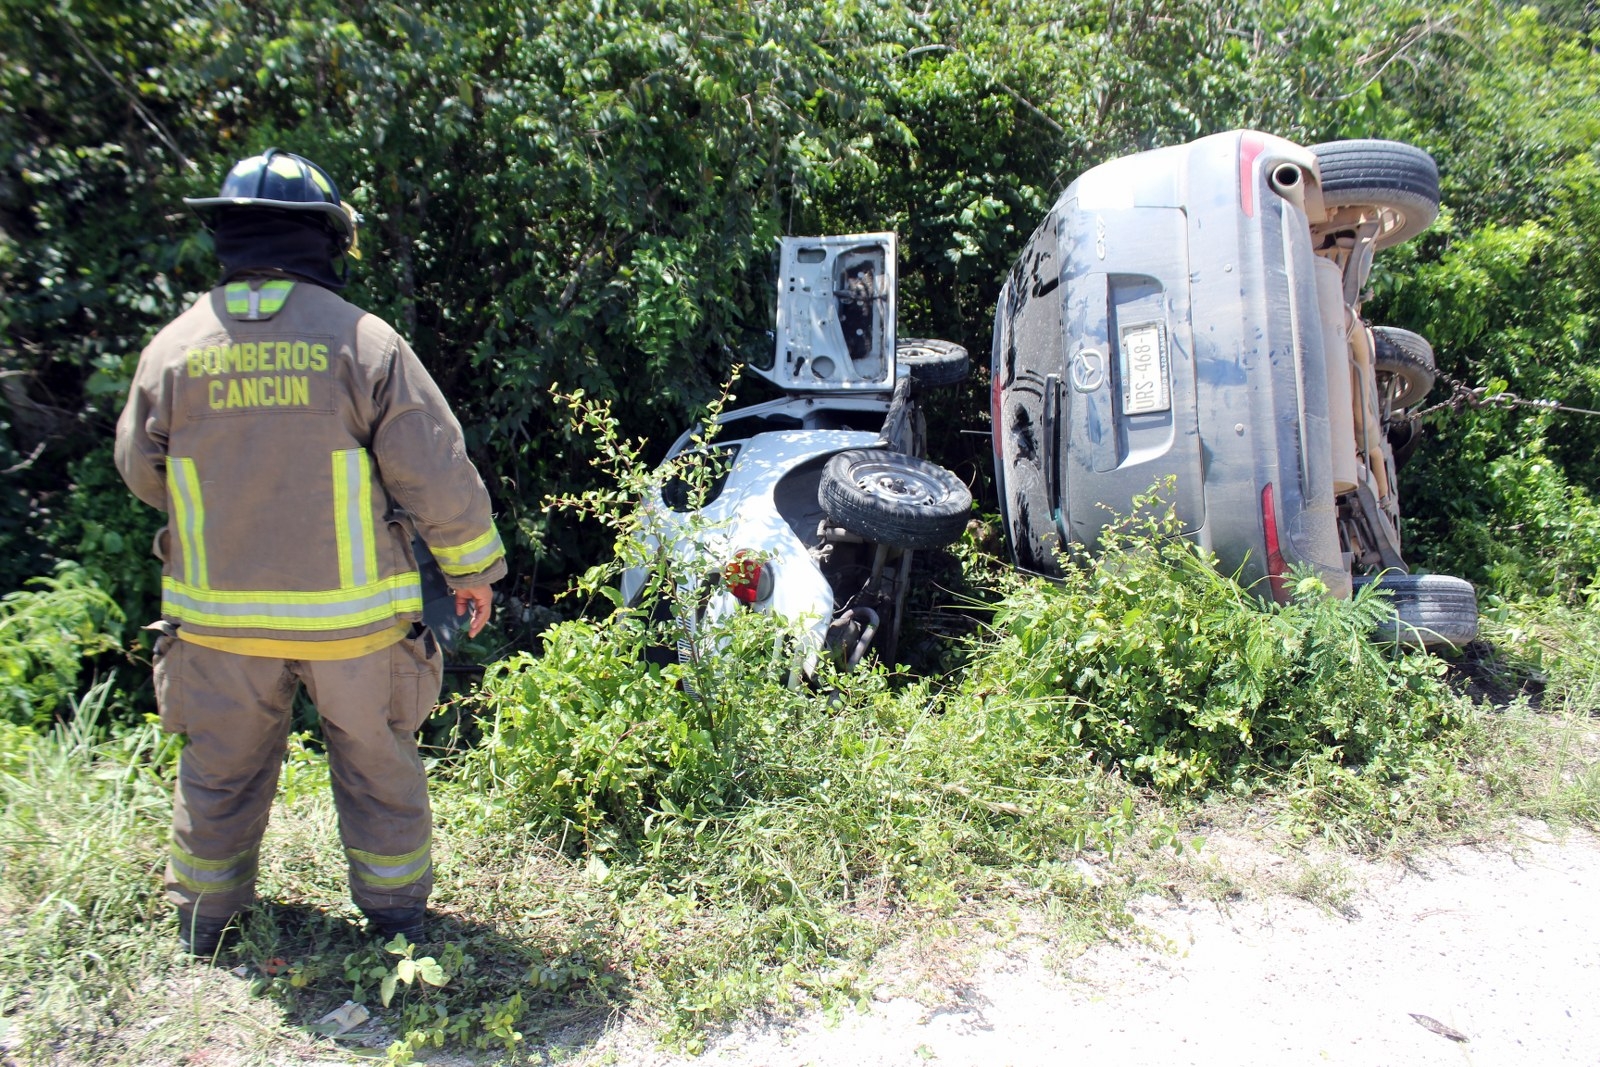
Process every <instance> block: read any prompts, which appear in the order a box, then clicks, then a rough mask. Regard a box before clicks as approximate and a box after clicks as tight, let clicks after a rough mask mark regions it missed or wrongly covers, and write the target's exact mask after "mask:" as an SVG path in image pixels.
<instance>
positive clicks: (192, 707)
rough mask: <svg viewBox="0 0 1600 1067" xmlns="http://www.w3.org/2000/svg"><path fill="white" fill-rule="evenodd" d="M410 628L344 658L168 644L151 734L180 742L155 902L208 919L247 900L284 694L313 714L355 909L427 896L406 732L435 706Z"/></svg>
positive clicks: (161, 651) (415, 762)
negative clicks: (160, 898)
mask: <svg viewBox="0 0 1600 1067" xmlns="http://www.w3.org/2000/svg"><path fill="white" fill-rule="evenodd" d="M418 630H419V631H420V632H417V633H415V634H413V636H410V637H407V638H405V639H404V640H401V641H400V642H398V643H397V644H394V645H390V646H389V647H388V648H385V649H380V650H379V651H377V652H372V653H369V654H367V655H364V656H359V657H356V658H353V659H343V660H330V661H326V662H312V661H304V660H282V659H271V658H267V657H262V656H244V655H239V654H237V653H234V652H220V651H217V650H215V649H210V648H205V647H202V646H200V645H195V644H190V643H188V642H185V641H182V640H176V639H174V638H172V637H164V638H162V639H161V640H160V641H159V642H158V644H157V649H156V667H155V681H156V699H157V703H158V704H159V705H160V709H161V723H162V726H163V727H164V728H165V729H166V730H168V731H169V732H172V733H183V734H187V735H188V737H189V742H188V744H187V745H186V746H185V747H184V749H183V754H182V757H181V758H180V762H179V768H178V786H177V795H176V798H175V801H174V804H173V812H172V846H171V854H170V856H169V858H168V863H167V875H166V886H167V896H168V899H170V900H171V901H172V902H173V903H174V904H178V905H180V906H183V907H192V908H193V909H194V911H195V913H196V914H198V915H201V916H204V917H208V918H211V917H216V918H221V917H224V916H227V915H231V914H233V913H234V912H237V911H239V910H241V909H242V908H245V907H247V906H249V905H250V904H251V903H252V902H253V901H254V899H255V887H256V870H257V856H258V853H259V850H260V846H261V837H262V834H263V833H264V832H265V830H266V828H267V815H268V813H269V811H270V810H271V807H272V798H273V794H274V793H275V792H276V791H277V786H278V770H279V768H280V767H281V766H282V764H283V757H284V750H285V747H286V744H287V741H288V733H289V722H290V713H291V707H292V704H293V701H294V696H295V691H296V689H297V688H298V687H299V686H300V685H302V684H303V685H304V686H305V687H306V692H307V693H308V694H309V695H310V697H311V700H312V703H314V704H315V705H316V706H317V711H318V713H319V714H320V715H321V718H322V733H323V738H324V740H325V742H326V744H327V749H328V769H329V773H330V776H331V778H332V781H333V798H334V804H335V806H336V808H337V809H338V813H339V836H340V839H341V840H342V842H343V844H344V851H345V856H346V858H347V860H348V863H349V877H350V895H351V898H352V899H353V900H354V901H355V903H356V905H357V906H358V907H361V908H363V909H368V908H394V907H406V906H408V905H414V904H419V903H421V902H423V901H425V900H427V898H428V892H429V890H430V889H432V888H433V864H432V858H431V853H430V851H429V847H430V838H431V832H432V821H431V815H430V811H429V807H428V788H427V782H426V780H425V778H424V772H423V768H422V761H421V759H420V758H419V757H418V755H417V738H416V732H417V730H418V729H419V728H420V727H421V726H422V723H423V721H424V720H426V719H427V717H428V714H429V713H430V712H431V711H432V710H433V707H434V705H435V704H436V703H437V702H438V699H439V688H440V682H441V681H442V679H443V676H444V661H443V656H442V655H441V653H440V652H439V649H438V645H437V643H436V642H435V641H434V639H433V636H432V634H430V633H428V632H427V631H426V630H422V629H421V628H420V627H419V628H418Z"/></svg>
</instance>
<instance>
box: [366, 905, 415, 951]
mask: <svg viewBox="0 0 1600 1067" xmlns="http://www.w3.org/2000/svg"><path fill="white" fill-rule="evenodd" d="M361 913H362V914H363V915H365V916H366V917H367V925H368V928H369V929H370V930H371V931H372V932H373V933H375V934H377V935H378V936H379V937H381V938H383V939H384V940H385V941H388V940H390V939H391V938H393V937H394V935H395V934H405V935H406V940H407V941H408V942H410V943H411V944H413V945H416V944H420V943H421V942H422V941H423V940H425V939H426V937H427V933H428V909H427V907H426V906H425V905H422V904H410V905H407V906H405V907H401V908H362V909H361Z"/></svg>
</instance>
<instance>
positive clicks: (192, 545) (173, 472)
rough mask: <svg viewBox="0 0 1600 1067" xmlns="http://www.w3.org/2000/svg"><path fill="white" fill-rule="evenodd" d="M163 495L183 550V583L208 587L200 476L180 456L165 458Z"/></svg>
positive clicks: (190, 464)
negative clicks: (168, 496) (168, 497)
mask: <svg viewBox="0 0 1600 1067" xmlns="http://www.w3.org/2000/svg"><path fill="white" fill-rule="evenodd" d="M167 491H168V492H169V493H170V494H171V495H172V505H173V507H172V510H173V516H172V517H173V519H174V521H175V522H176V524H177V527H178V544H179V546H180V547H181V548H182V550H183V577H184V580H185V581H187V582H188V583H189V584H190V585H193V586H197V587H199V588H201V589H204V588H205V587H206V586H207V585H208V584H209V582H208V581H207V577H206V556H205V524H206V512H205V505H204V503H203V502H202V501H201V499H200V475H199V472H198V471H197V470H196V469H195V463H194V460H192V459H189V458H187V457H183V456H172V457H169V458H168V460H167Z"/></svg>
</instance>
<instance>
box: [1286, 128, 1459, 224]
mask: <svg viewBox="0 0 1600 1067" xmlns="http://www.w3.org/2000/svg"><path fill="white" fill-rule="evenodd" d="M1311 151H1312V152H1313V153H1314V154H1315V155H1316V157H1317V167H1318V170H1320V171H1321V172H1322V202H1323V203H1324V204H1325V205H1327V207H1328V208H1329V210H1332V209H1334V208H1339V207H1370V208H1374V209H1376V210H1378V211H1379V212H1381V213H1382V214H1383V215H1384V216H1385V218H1384V223H1383V228H1382V230H1380V231H1379V233H1378V236H1377V238H1376V239H1375V240H1374V241H1373V244H1374V246H1375V247H1377V248H1388V247H1389V246H1391V245H1397V244H1399V243H1400V242H1402V241H1408V240H1410V239H1411V238H1413V237H1415V236H1416V235H1417V234H1419V233H1421V232H1422V231H1423V230H1426V229H1427V228H1428V227H1429V226H1431V225H1432V224H1433V220H1434V219H1435V218H1437V217H1438V215H1439V168H1438V166H1437V165H1436V164H1435V163H1434V162H1433V157H1432V156H1430V155H1428V153H1426V152H1424V151H1423V150H1422V149H1420V148H1417V147H1416V146H1415V145H1408V144H1401V143H1400V142H1399V141H1375V140H1361V141H1327V142H1325V143H1323V144H1316V145H1312V146H1311Z"/></svg>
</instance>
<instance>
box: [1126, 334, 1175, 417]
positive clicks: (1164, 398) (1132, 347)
mask: <svg viewBox="0 0 1600 1067" xmlns="http://www.w3.org/2000/svg"><path fill="white" fill-rule="evenodd" d="M1171 407H1172V391H1171V389H1170V388H1169V387H1168V384H1167V348H1166V345H1165V343H1164V342H1163V338H1162V336H1161V327H1160V326H1159V325H1156V324H1155V323H1151V324H1150V325H1147V326H1130V327H1129V328H1128V329H1126V330H1123V331H1122V413H1123V414H1124V415H1144V414H1148V413H1149V412H1152V411H1166V410H1168V409H1170V408H1171Z"/></svg>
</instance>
